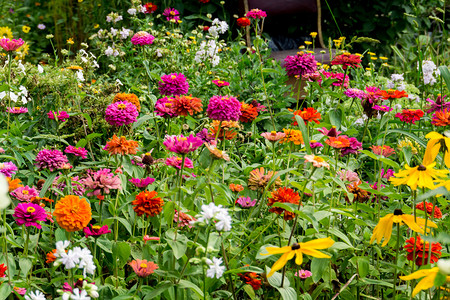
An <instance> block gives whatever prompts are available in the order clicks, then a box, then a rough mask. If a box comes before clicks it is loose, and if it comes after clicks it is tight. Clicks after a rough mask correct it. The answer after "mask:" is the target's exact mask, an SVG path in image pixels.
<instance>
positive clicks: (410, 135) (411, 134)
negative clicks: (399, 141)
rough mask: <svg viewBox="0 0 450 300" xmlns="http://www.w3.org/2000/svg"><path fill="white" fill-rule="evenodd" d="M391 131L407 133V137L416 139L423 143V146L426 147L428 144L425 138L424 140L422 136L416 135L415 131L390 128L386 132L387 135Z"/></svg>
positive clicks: (420, 143)
mask: <svg viewBox="0 0 450 300" xmlns="http://www.w3.org/2000/svg"><path fill="white" fill-rule="evenodd" d="M390 133H400V134H403V135H406V136H407V137H410V138H412V139H413V140H414V141H416V142H417V143H419V145H421V146H422V147H424V148H426V147H427V144H426V143H425V141H424V140H422V139H421V138H419V137H418V136H417V135H415V134H414V133H411V132H408V131H404V130H401V129H390V130H388V132H387V133H386V136H387V135H388V134H390Z"/></svg>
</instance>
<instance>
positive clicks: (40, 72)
mask: <svg viewBox="0 0 450 300" xmlns="http://www.w3.org/2000/svg"><path fill="white" fill-rule="evenodd" d="M37 69H38V72H39V74H42V73H44V68H43V67H42V66H41V65H38V67H37Z"/></svg>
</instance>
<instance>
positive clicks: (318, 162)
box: [304, 154, 330, 169]
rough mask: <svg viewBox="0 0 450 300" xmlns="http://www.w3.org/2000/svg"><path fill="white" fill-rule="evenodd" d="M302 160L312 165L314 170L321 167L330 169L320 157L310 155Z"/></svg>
mask: <svg viewBox="0 0 450 300" xmlns="http://www.w3.org/2000/svg"><path fill="white" fill-rule="evenodd" d="M304 158H305V161H306V162H309V163H312V164H313V166H314V167H316V168H321V167H325V168H327V169H329V168H330V164H329V163H327V162H326V161H325V160H324V159H323V158H322V157H319V156H315V155H314V154H311V155H305V156H304Z"/></svg>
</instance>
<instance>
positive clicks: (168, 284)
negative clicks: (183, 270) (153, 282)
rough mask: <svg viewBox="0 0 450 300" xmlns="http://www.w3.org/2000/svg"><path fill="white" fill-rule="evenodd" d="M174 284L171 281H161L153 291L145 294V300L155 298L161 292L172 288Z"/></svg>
mask: <svg viewBox="0 0 450 300" xmlns="http://www.w3.org/2000/svg"><path fill="white" fill-rule="evenodd" d="M174 285H175V284H173V283H172V282H170V281H163V282H160V283H159V284H158V285H157V286H156V288H155V289H154V290H153V291H151V292H149V293H147V295H145V298H144V300H149V299H153V298H155V297H156V296H158V295H160V294H161V293H163V292H165V291H167V290H168V289H170V288H171V287H173V286H174Z"/></svg>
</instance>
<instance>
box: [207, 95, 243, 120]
mask: <svg viewBox="0 0 450 300" xmlns="http://www.w3.org/2000/svg"><path fill="white" fill-rule="evenodd" d="M206 113H207V114H208V117H209V118H210V119H213V120H218V121H238V120H239V117H240V116H241V115H242V112H241V103H240V102H239V101H238V100H237V99H236V98H235V97H233V96H228V95H226V96H212V97H211V99H209V104H208V108H207V109H206Z"/></svg>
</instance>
